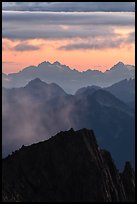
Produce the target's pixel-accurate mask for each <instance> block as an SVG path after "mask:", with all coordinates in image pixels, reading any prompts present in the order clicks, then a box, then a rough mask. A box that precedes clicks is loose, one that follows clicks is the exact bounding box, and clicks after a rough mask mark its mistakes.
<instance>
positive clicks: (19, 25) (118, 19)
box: [2, 11, 135, 40]
mask: <svg viewBox="0 0 137 204" xmlns="http://www.w3.org/2000/svg"><path fill="white" fill-rule="evenodd" d="M2 17H3V19H2V20H3V27H2V35H3V38H9V39H24V40H26V39H34V38H39V39H40V38H41V39H65V38H87V37H97V36H108V35H111V36H112V35H114V33H113V27H114V26H130V27H134V24H135V16H134V13H117V14H116V13H104V12H103V13H53V12H51V13H45V12H7V11H5V12H3V16H2Z"/></svg>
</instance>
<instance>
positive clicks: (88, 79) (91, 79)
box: [2, 61, 135, 94]
mask: <svg viewBox="0 0 137 204" xmlns="http://www.w3.org/2000/svg"><path fill="white" fill-rule="evenodd" d="M35 78H40V79H41V80H42V81H45V82H47V83H56V84H58V85H59V86H60V87H62V88H63V89H64V90H65V91H66V92H67V93H69V94H74V93H75V92H76V91H77V90H78V89H80V88H82V87H85V86H92V85H96V86H101V87H107V86H110V85H112V84H114V83H116V82H119V81H121V80H124V79H130V78H135V67H134V66H131V65H125V64H124V63H122V62H119V63H117V64H116V65H114V66H113V67H112V68H111V69H110V70H107V71H105V72H101V71H99V70H87V71H83V72H79V71H77V70H76V69H73V70H72V69H70V68H69V67H68V66H66V65H62V64H61V63H59V62H57V61H56V62H54V63H53V64H51V63H50V62H47V61H45V62H42V63H40V64H39V65H38V66H29V67H27V68H24V69H23V70H22V71H19V72H18V73H12V74H8V75H5V74H3V75H2V82H3V83H2V85H3V87H5V88H15V87H23V86H25V85H26V84H27V83H28V82H29V81H31V80H33V79H35Z"/></svg>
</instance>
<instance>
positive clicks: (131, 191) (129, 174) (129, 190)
mask: <svg viewBox="0 0 137 204" xmlns="http://www.w3.org/2000/svg"><path fill="white" fill-rule="evenodd" d="M121 178H122V183H123V186H124V189H125V193H126V196H127V201H128V202H134V197H135V172H134V169H133V168H132V167H131V164H130V162H126V163H125V167H124V171H123V173H121Z"/></svg>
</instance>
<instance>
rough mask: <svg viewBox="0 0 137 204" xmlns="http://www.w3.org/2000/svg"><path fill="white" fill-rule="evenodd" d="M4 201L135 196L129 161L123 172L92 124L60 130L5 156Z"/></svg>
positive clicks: (101, 199)
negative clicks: (43, 139) (95, 132)
mask: <svg viewBox="0 0 137 204" xmlns="http://www.w3.org/2000/svg"><path fill="white" fill-rule="evenodd" d="M2 162H3V170H2V171H3V172H2V197H3V202H27V201H28V202H48V201H49V202H52V201H54V202H80V201H81V202H84V201H85V202H134V201H135V175H134V171H133V169H132V167H131V165H130V163H129V162H126V164H125V168H124V171H123V172H122V173H119V171H118V170H117V168H116V166H115V164H114V161H113V159H112V158H111V155H110V153H109V152H108V151H106V150H102V149H101V148H100V147H99V146H98V144H97V141H96V138H95V136H94V132H93V131H92V130H87V129H81V130H78V131H74V130H73V129H70V130H69V131H65V132H60V133H58V134H57V135H55V136H54V137H51V138H50V139H49V140H47V141H43V142H40V143H37V144H33V145H31V146H22V148H21V149H19V150H17V151H15V152H13V153H12V154H11V155H9V156H8V157H7V158H5V159H3V161H2Z"/></svg>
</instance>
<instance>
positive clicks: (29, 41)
mask: <svg viewBox="0 0 137 204" xmlns="http://www.w3.org/2000/svg"><path fill="white" fill-rule="evenodd" d="M43 61H49V62H51V63H53V62H55V61H59V62H60V63H62V64H66V65H68V66H70V68H72V69H74V68H75V69H77V70H79V71H85V70H88V69H98V70H100V71H105V70H106V69H109V68H111V67H112V66H113V65H114V64H116V63H117V62H119V61H122V62H124V63H125V64H132V65H134V64H135V3H134V2H2V65H3V67H2V69H3V72H4V73H13V72H18V71H20V70H22V69H23V68H25V67H27V66H30V65H38V64H40V63H41V62H43Z"/></svg>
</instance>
